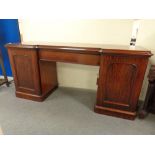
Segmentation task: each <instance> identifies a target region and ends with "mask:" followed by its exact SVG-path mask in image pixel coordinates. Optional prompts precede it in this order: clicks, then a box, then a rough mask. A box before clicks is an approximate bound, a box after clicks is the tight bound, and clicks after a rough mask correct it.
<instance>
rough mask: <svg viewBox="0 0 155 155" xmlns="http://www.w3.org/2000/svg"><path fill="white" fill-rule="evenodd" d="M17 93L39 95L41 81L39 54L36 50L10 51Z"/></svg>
mask: <svg viewBox="0 0 155 155" xmlns="http://www.w3.org/2000/svg"><path fill="white" fill-rule="evenodd" d="M8 53H9V58H10V62H11V67H12V71H13V76H14V81H15V86H16V91H18V92H23V93H30V94H36V95H39V94H40V93H41V91H40V82H39V81H40V80H39V70H38V60H37V53H36V51H35V50H34V49H9V50H8Z"/></svg>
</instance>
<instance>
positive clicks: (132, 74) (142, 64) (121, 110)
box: [6, 44, 152, 119]
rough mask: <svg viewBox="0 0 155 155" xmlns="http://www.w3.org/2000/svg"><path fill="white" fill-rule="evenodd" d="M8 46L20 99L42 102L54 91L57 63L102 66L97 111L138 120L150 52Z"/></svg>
mask: <svg viewBox="0 0 155 155" xmlns="http://www.w3.org/2000/svg"><path fill="white" fill-rule="evenodd" d="M6 47H7V48H8V52H9V57H10V61H11V66H12V70H13V74H14V79H15V85H16V95H17V96H18V97H22V98H26V99H32V100H35V101H42V100H44V99H45V97H47V96H48V95H49V94H50V93H51V92H52V91H53V90H55V89H56V88H57V87H58V81H57V70H56V62H67V63H76V64H84V65H93V66H100V69H99V77H98V79H97V85H98V90H97V101H96V105H95V112H97V113H101V114H106V115H112V116H117V117H121V118H126V119H134V118H135V117H136V114H137V105H138V98H139V95H140V91H141V86H142V82H143V78H144V74H145V70H146V67H147V63H148V58H149V57H150V56H151V55H152V54H151V52H150V51H148V50H146V49H143V48H140V47H138V48H134V49H133V48H130V47H128V46H107V45H92V44H91V45H89V44H80V45H79V44H77V45H75V46H73V44H71V45H70V46H69V45H66V46H64V45H62V46H60V45H59V46H58V44H55V45H54V44H53V46H49V45H22V44H8V45H6ZM114 47H115V48H114Z"/></svg>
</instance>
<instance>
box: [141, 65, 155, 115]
mask: <svg viewBox="0 0 155 155" xmlns="http://www.w3.org/2000/svg"><path fill="white" fill-rule="evenodd" d="M148 80H149V85H148V89H147V94H146V97H145V101H144V104H142V106H141V108H140V110H139V118H145V117H146V116H147V114H148V113H149V112H150V113H154V114H155V65H152V66H151V68H150V71H149V75H148Z"/></svg>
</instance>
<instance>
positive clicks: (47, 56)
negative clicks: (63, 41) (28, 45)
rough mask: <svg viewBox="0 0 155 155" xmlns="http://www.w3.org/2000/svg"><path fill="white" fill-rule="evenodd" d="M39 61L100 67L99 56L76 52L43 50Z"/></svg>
mask: <svg viewBox="0 0 155 155" xmlns="http://www.w3.org/2000/svg"><path fill="white" fill-rule="evenodd" d="M39 59H40V60H44V61H56V62H57V61H58V62H69V63H76V64H84V65H94V66H99V65H100V55H99V54H96V55H94V54H83V53H78V52H76V53H75V52H72V53H71V52H64V51H60V50H52V51H51V50H49V49H47V50H46V49H43V50H40V52H39Z"/></svg>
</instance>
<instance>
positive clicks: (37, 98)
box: [16, 86, 58, 102]
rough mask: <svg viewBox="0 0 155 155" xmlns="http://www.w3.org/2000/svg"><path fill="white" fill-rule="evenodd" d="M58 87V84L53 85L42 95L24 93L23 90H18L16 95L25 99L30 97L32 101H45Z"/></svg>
mask: <svg viewBox="0 0 155 155" xmlns="http://www.w3.org/2000/svg"><path fill="white" fill-rule="evenodd" d="M57 88H58V86H55V87H53V88H52V89H51V90H50V91H48V92H47V93H44V94H42V95H40V96H39V95H35V94H34V95H33V94H28V93H23V92H18V91H16V97H19V98H23V99H28V100H32V101H37V102H42V101H44V100H45V99H46V98H47V97H48V96H49V95H50V94H51V93H52V92H53V91H55V90H56V89H57Z"/></svg>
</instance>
